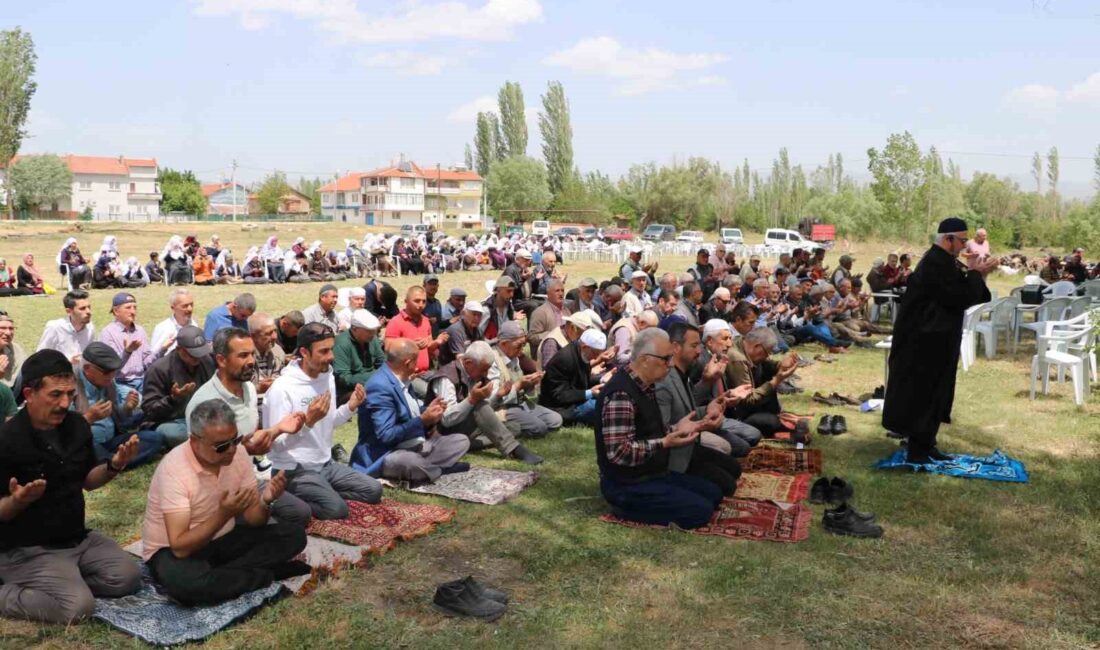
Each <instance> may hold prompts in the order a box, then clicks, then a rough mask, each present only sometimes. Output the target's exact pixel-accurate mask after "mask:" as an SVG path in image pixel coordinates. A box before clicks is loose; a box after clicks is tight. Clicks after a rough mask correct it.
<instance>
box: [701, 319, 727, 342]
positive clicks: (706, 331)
mask: <svg viewBox="0 0 1100 650" xmlns="http://www.w3.org/2000/svg"><path fill="white" fill-rule="evenodd" d="M722 330H725V331H727V332H728V331H730V324H729V323H727V322H726V321H724V320H722V319H721V318H712V319H710V320H708V321H707V322H706V324H704V325H703V340H704V341H706V340H707V339H709V338H710V337H712V336H716V335H718V334H720V333H721V332H722Z"/></svg>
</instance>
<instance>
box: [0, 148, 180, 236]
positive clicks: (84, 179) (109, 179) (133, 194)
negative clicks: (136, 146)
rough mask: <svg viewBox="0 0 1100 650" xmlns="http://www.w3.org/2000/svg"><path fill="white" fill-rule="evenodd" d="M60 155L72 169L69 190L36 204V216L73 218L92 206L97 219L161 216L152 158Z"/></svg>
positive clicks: (128, 219)
mask: <svg viewBox="0 0 1100 650" xmlns="http://www.w3.org/2000/svg"><path fill="white" fill-rule="evenodd" d="M19 158H20V157H19V156H16V157H15V158H14V159H13V161H12V163H13V164H14V163H16V162H18V160H19ZM60 158H61V159H62V160H64V161H65V164H67V165H68V166H69V169H70V170H72V172H73V189H72V194H71V195H70V196H69V198H67V199H62V200H60V201H58V202H57V203H54V204H52V205H40V206H38V210H37V212H38V215H39V216H41V217H43V218H50V217H54V218H57V219H75V218H77V217H78V216H80V215H81V214H82V213H84V211H85V210H91V213H92V215H93V218H94V219H95V220H96V221H150V220H153V219H155V218H157V217H159V216H160V199H161V193H160V185H159V184H158V183H157V161H156V159H155V158H127V157H125V156H118V157H110V156H76V155H72V154H68V155H64V156H60ZM2 175H3V171H2V170H0V176H2ZM0 184H2V178H0Z"/></svg>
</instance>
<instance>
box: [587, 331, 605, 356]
mask: <svg viewBox="0 0 1100 650" xmlns="http://www.w3.org/2000/svg"><path fill="white" fill-rule="evenodd" d="M581 343H582V344H584V345H587V346H588V347H590V348H592V349H593V350H600V351H601V352H602V351H603V350H604V349H605V348H607V337H606V336H604V335H603V332H601V331H599V330H596V329H588V330H585V331H584V334H581Z"/></svg>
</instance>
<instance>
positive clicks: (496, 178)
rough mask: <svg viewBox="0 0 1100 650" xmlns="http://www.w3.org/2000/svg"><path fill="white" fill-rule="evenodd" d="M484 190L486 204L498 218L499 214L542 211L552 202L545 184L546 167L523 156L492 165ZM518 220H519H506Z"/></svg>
mask: <svg viewBox="0 0 1100 650" xmlns="http://www.w3.org/2000/svg"><path fill="white" fill-rule="evenodd" d="M486 186H487V189H488V192H489V202H490V204H491V205H492V207H493V210H494V211H495V212H496V214H497V215H498V216H500V211H501V210H545V209H546V208H547V207H549V205H550V201H551V199H552V198H553V197H552V196H551V195H550V187H549V186H548V185H547V183H546V167H544V166H543V164H542V162H541V161H538V160H534V159H532V158H527V157H526V156H516V157H514V158H509V159H507V160H502V161H500V162H497V163H494V164H493V166H492V167H490V168H489V177H488V178H487V179H486ZM525 218H530V215H528V216H527V217H525ZM518 220H520V218H519V217H515V218H511V217H510V218H509V221H518Z"/></svg>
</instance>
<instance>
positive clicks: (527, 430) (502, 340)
mask: <svg viewBox="0 0 1100 650" xmlns="http://www.w3.org/2000/svg"><path fill="white" fill-rule="evenodd" d="M526 342H527V335H526V334H525V333H524V332H523V328H522V327H520V326H519V323H517V322H515V321H507V322H506V323H504V324H503V325H501V326H500V332H499V333H498V334H497V344H496V345H495V346H493V351H494V352H495V353H496V362H495V363H493V365H492V366H491V367H490V368H489V375H488V377H489V381H491V382H493V383H494V386H495V388H496V389H498V390H499V389H500V386H501V384H502V383H508V382H510V383H511V384H512V390H511V391H509V393H508V394H507V395H505V396H504V397H503V398H502V399H501V401H500V408H501V410H499V411H497V415H498V416H500V417H502V418H503V419H504V426H506V427H508V429H509V430H510V431H511V432H512V433H513V434H514V435H515V436H516V437H517V438H524V437H532V438H541V437H542V436H544V435H546V434H547V433H549V432H550V431H557V430H558V429H560V428H561V415H560V414H558V413H557V411H554V410H552V409H548V408H546V407H545V406H539V405H538V404H536V403H535V397H534V395H533V394H532V393H533V392H534V390H535V389H537V388H538V386H539V382H541V381H542V376H543V373H542V372H533V373H529V374H524V372H523V369H522V368H521V367H520V355H521V353H522V351H523V345H524V343H526Z"/></svg>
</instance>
